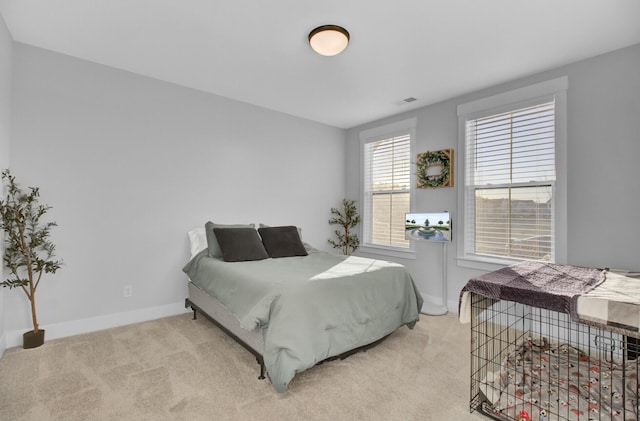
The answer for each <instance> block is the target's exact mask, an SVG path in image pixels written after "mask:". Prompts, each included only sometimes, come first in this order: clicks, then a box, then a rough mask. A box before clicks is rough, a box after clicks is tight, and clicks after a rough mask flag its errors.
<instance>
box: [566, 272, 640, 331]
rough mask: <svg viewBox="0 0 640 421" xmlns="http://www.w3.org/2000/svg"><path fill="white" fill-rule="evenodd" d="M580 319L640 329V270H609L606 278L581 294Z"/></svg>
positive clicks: (579, 298)
mask: <svg viewBox="0 0 640 421" xmlns="http://www.w3.org/2000/svg"><path fill="white" fill-rule="evenodd" d="M577 312H578V319H579V320H580V321H585V322H592V323H597V324H600V325H605V326H613V327H618V328H622V329H626V330H631V331H634V332H638V331H640V273H630V272H619V271H610V272H608V273H607V280H606V282H603V283H602V284H600V285H599V286H597V287H596V288H594V289H592V290H591V291H589V292H587V293H585V294H583V295H581V296H580V297H578V304H577Z"/></svg>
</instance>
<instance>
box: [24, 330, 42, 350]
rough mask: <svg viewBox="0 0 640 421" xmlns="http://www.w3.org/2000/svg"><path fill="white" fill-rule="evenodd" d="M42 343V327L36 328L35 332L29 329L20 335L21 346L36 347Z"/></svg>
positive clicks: (25, 347) (26, 347)
mask: <svg viewBox="0 0 640 421" xmlns="http://www.w3.org/2000/svg"><path fill="white" fill-rule="evenodd" d="M43 343H44V329H38V331H37V332H34V331H33V330H30V331H28V332H25V333H24V334H23V335H22V348H24V349H31V348H37V347H39V346H41V345H42V344H43Z"/></svg>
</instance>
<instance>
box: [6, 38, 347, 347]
mask: <svg viewBox="0 0 640 421" xmlns="http://www.w3.org/2000/svg"><path fill="white" fill-rule="evenodd" d="M14 69H15V70H14V110H13V135H12V140H11V154H12V155H11V167H12V171H13V173H14V175H15V176H16V177H17V179H18V181H19V182H21V183H22V184H23V185H37V186H40V188H41V194H42V199H43V201H44V202H45V203H48V204H50V205H51V206H53V209H52V211H51V212H50V216H51V220H54V221H56V222H57V223H58V225H59V226H58V227H57V228H56V229H55V230H54V231H53V235H52V239H53V241H54V242H55V243H56V244H57V254H58V256H59V257H61V258H63V259H64V262H65V266H63V268H62V269H61V270H60V271H59V272H58V273H57V274H56V275H54V276H52V277H50V278H48V279H45V280H44V281H43V284H42V285H41V287H40V290H39V295H38V297H37V299H38V310H39V314H38V315H39V321H40V323H41V324H42V325H44V327H45V328H47V325H48V329H47V338H51V337H52V336H51V333H52V332H53V334H54V336H62V335H66V334H70V333H77V332H78V331H83V330H89V329H92V328H93V329H95V328H100V327H107V326H109V325H114V324H118V323H124V322H133V321H136V320H138V319H143V318H150V317H155V316H160V315H164V314H167V313H175V312H179V311H182V309H183V303H184V298H185V297H186V295H187V290H186V277H185V275H184V274H183V273H182V267H183V266H184V264H185V263H186V262H187V259H188V240H187V234H186V233H187V231H188V230H189V229H191V228H193V227H196V226H202V225H203V224H204V223H205V222H206V221H207V220H213V221H215V222H219V223H246V222H264V223H267V224H270V225H280V224H294V225H298V226H300V227H302V229H303V238H304V240H305V241H307V242H310V243H311V244H313V245H316V246H317V247H319V248H325V249H326V245H327V239H328V238H330V236H331V227H330V226H329V225H328V223H327V220H328V218H329V216H330V215H329V212H330V208H331V207H333V206H336V205H337V204H339V202H340V200H341V199H342V197H344V180H345V174H344V162H345V161H344V155H345V150H344V142H345V131H344V130H341V129H337V128H334V127H330V126H326V125H323V124H319V123H315V122H311V121H308V120H303V119H300V118H296V117H292V116H289V115H285V114H282V113H278V112H274V111H270V110H266V109H263V108H259V107H255V106H251V105H247V104H245V103H241V102H237V101H233V100H229V99H225V98H222V97H219V96H215V95H211V94H207V93H203V92H199V91H195V90H191V89H186V88H183V87H179V86H176V85H172V84H169V83H164V82H161V81H158V80H154V79H150V78H146V77H143V76H139V75H135V74H132V73H128V72H124V71H120V70H116V69H113V68H109V67H106V66H102V65H97V64H94V63H90V62H87V61H82V60H77V59H74V58H71V57H68V56H64V55H60V54H57V53H53V52H50V51H46V50H42V49H38V48H34V47H31V46H27V45H23V44H19V43H16V44H14ZM211 77H216V76H215V74H212V75H211ZM125 285H132V286H133V296H132V297H131V298H124V297H123V287H124V286H125ZM18 298H22V297H18ZM6 304H7V308H6V314H10V315H11V317H10V318H8V319H7V321H6V325H7V332H9V331H11V332H13V333H14V335H13V336H12V338H14V337H16V335H17V333H18V332H22V331H23V330H25V329H27V328H29V312H28V308H27V306H26V305H25V303H24V302H23V301H22V299H20V300H18V299H17V298H16V299H13V297H12V299H9V300H7V303H6ZM7 336H9V335H7ZM10 339H11V338H10ZM12 344H14V343H13V342H12V343H10V345H12Z"/></svg>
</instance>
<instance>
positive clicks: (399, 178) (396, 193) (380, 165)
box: [364, 134, 411, 248]
mask: <svg viewBox="0 0 640 421" xmlns="http://www.w3.org/2000/svg"><path fill="white" fill-rule="evenodd" d="M410 155H411V136H410V135H409V134H406V135H402V136H396V137H393V138H389V139H382V140H377V141H373V142H369V143H366V144H365V145H364V158H365V166H364V167H365V174H364V189H365V196H364V197H365V202H366V203H365V210H364V216H365V218H364V224H365V229H364V232H365V243H370V244H375V245H388V246H398V247H407V248H408V247H409V246H410V243H409V241H408V240H405V238H404V215H405V213H407V212H409V210H410V207H411V203H410V200H411V199H410V197H411V194H410V192H411V185H410V184H411V160H410Z"/></svg>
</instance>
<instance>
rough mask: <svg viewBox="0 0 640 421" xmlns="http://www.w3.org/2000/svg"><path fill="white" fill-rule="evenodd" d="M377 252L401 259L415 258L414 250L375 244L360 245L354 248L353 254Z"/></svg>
mask: <svg viewBox="0 0 640 421" xmlns="http://www.w3.org/2000/svg"><path fill="white" fill-rule="evenodd" d="M359 253H365V254H377V255H381V256H389V257H398V258H401V259H410V260H415V259H416V252H415V250H412V249H402V248H390V247H376V246H360V247H358V249H357V250H356V252H355V254H356V255H357V254H359Z"/></svg>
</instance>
